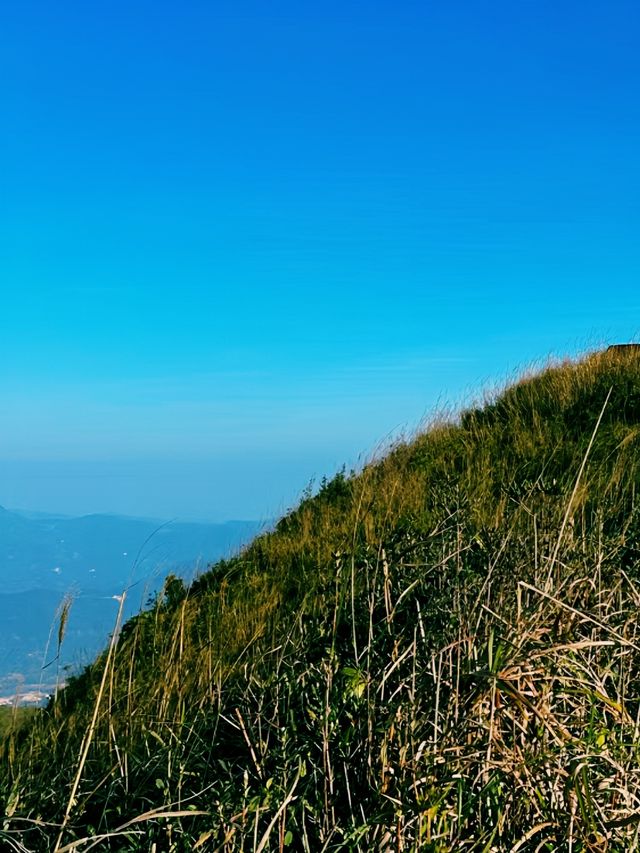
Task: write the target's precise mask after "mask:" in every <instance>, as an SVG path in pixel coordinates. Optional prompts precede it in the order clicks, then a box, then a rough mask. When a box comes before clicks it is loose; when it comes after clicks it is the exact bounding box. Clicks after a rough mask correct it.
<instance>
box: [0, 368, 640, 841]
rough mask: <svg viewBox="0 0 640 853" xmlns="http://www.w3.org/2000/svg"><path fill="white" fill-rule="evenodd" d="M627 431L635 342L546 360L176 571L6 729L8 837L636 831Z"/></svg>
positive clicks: (637, 600) (636, 669) (636, 568)
mask: <svg viewBox="0 0 640 853" xmlns="http://www.w3.org/2000/svg"><path fill="white" fill-rule="evenodd" d="M639 439H640V358H639V357H638V355H637V354H636V353H633V352H630V353H615V352H614V353H603V354H596V355H593V356H590V357H588V358H585V359H583V360H582V361H581V362H579V363H564V364H560V365H555V366H552V367H549V368H548V369H546V370H544V371H543V372H541V373H540V374H538V375H535V376H528V377H525V378H523V379H522V380H521V381H519V382H517V383H515V384H514V385H512V386H511V387H509V388H507V389H506V390H505V391H504V392H502V393H500V394H497V395H495V396H494V397H493V398H492V399H490V400H488V401H487V402H486V403H485V405H484V406H482V407H479V408H475V409H472V410H469V411H467V412H464V413H463V414H462V415H461V416H460V417H459V418H458V419H457V420H455V421H453V420H452V421H451V422H440V423H434V425H432V426H431V427H430V428H429V429H427V430H426V431H425V432H424V433H423V434H421V435H419V436H417V437H416V438H415V439H414V440H412V441H411V442H408V443H400V444H398V445H397V446H396V447H394V448H393V449H392V450H391V451H390V452H389V453H388V454H387V455H386V456H385V457H384V458H382V459H379V460H376V461H373V462H371V463H370V464H368V465H366V466H364V468H363V470H361V471H360V472H358V473H357V474H353V475H350V476H346V475H344V474H341V475H338V476H337V477H336V478H335V479H334V480H332V481H331V482H329V483H325V484H324V485H323V487H322V488H321V490H320V492H319V493H318V494H317V495H315V496H306V497H305V499H303V500H302V502H301V503H300V505H299V506H298V507H297V509H296V510H295V511H293V512H292V513H290V514H289V515H288V516H286V517H285V518H283V519H282V520H281V521H280V522H279V523H278V525H277V526H276V528H275V529H274V530H273V531H271V532H269V533H266V534H264V535H262V536H260V537H259V538H258V539H256V540H255V541H254V542H253V543H252V544H251V545H250V546H249V547H248V548H247V549H245V551H244V552H243V553H242V554H241V555H240V556H239V557H237V558H235V559H233V560H230V561H226V562H221V563H219V564H217V565H216V566H214V567H213V568H212V569H211V570H210V571H209V572H207V573H206V574H204V575H202V576H201V577H200V578H199V579H198V580H196V581H195V582H194V583H193V584H192V586H191V587H190V588H189V589H186V588H184V586H183V585H182V584H181V582H180V581H179V580H177V579H175V578H171V579H169V581H168V582H167V584H166V586H165V589H164V590H163V593H162V594H161V595H160V596H159V597H158V599H157V601H156V603H155V606H154V607H152V608H151V609H149V610H148V611H146V612H144V613H141V614H140V615H138V616H137V617H136V618H134V619H132V620H130V621H129V622H128V623H127V624H126V625H125V626H124V627H123V629H122V631H121V632H120V633H119V635H118V632H117V631H116V632H115V633H114V640H113V642H112V644H111V645H110V647H109V649H108V650H107V651H106V652H105V653H103V654H102V655H101V656H100V657H99V658H98V659H97V660H96V662H95V663H94V664H93V665H92V666H91V667H89V668H87V669H86V670H85V671H84V672H83V673H82V674H81V675H80V676H79V677H77V678H75V679H71V680H70V682H69V684H68V685H67V687H66V688H65V689H64V690H63V691H61V692H60V694H59V696H58V697H57V699H56V701H54V702H52V703H51V704H50V706H49V707H48V708H47V709H46V710H45V711H43V712H42V713H40V714H38V715H36V716H35V717H34V718H33V720H32V721H30V722H29V724H28V725H27V726H26V727H23V728H21V729H20V730H19V731H16V732H13V733H11V734H10V735H9V736H8V737H6V738H5V739H4V741H3V744H2V747H1V754H0V762H1V764H2V768H3V771H4V782H3V783H2V782H0V790H1V791H2V797H3V803H4V811H5V819H4V822H3V829H2V830H1V831H0V835H2V838H3V839H4V841H5V842H6V844H7V845H8V849H10V848H11V846H12V845H13V849H16V850H20V849H28V850H39V849H42V850H50V849H55V850H57V851H63V850H82V851H84V850H89V849H100V850H131V851H133V850H151V849H155V850H157V851H160V850H173V851H181V850H192V849H201V850H220V851H240V850H245V851H249V850H260V851H267V850H270V851H271V850H273V851H276V850H277V851H283V850H307V851H321V850H327V851H329V850H340V849H344V850H363V851H368V850H379V851H391V850H426V851H442V853H444V851H453V850H468V851H491V850H495V851H502V850H505V851H506V850H513V851H537V850H540V851H542V850H548V851H551V850H561V851H586V850H605V849H606V850H610V851H628V850H636V849H638V846H639V842H638V833H639V831H640V830H639V827H640V802H639V798H640V763H639V761H638V754H637V753H638V749H639V747H638V727H639V725H640V701H639V698H638V697H639V695H640V636H639V635H638V634H639V631H638V625H637V613H638V606H639V604H640V563H639V558H640V507H639V506H638V501H637V499H636V492H637V486H638V482H639V473H640V470H639V465H638V463H639V461H640V456H639V453H638V441H639ZM154 845H155V846H154Z"/></svg>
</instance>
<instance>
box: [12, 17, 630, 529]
mask: <svg viewBox="0 0 640 853" xmlns="http://www.w3.org/2000/svg"><path fill="white" fill-rule="evenodd" d="M0 18H1V20H0V115H1V116H2V132H1V133H0V157H1V163H2V169H1V172H0V287H1V304H0V504H2V505H4V506H9V507H22V508H28V509H40V510H48V511H53V512H65V513H85V512H95V511H113V512H123V513H129V514H136V515H154V516H159V517H174V516H177V517H180V518H208V519H216V520H223V519H228V518H238V517H241V518H263V519H264V518H267V517H271V516H273V515H274V514H277V513H279V512H280V511H282V510H283V509H285V508H286V507H287V506H289V505H290V504H291V503H292V502H294V501H295V500H296V497H297V495H298V494H299V493H300V491H301V490H302V488H303V487H304V486H305V484H306V483H307V482H308V480H309V479H310V477H312V476H314V475H315V476H317V477H320V476H322V475H323V474H324V473H331V472H332V471H334V470H336V468H337V467H339V466H340V464H341V463H342V462H347V463H348V464H349V465H351V464H354V463H356V462H357V460H358V459H359V458H362V455H363V454H364V455H365V456H366V454H368V453H370V452H372V451H374V449H375V447H376V446H378V445H379V443H381V442H382V443H383V444H384V441H385V440H387V438H388V436H389V435H394V434H397V433H398V431H399V430H400V431H401V430H409V431H410V430H412V429H413V428H414V427H415V426H416V425H417V424H418V423H419V422H420V420H421V419H422V418H423V417H424V416H425V415H428V414H429V413H430V412H432V411H433V409H434V407H436V406H438V405H441V404H442V403H443V402H445V403H446V402H449V403H454V404H455V403H458V402H459V401H460V400H463V399H468V398H469V395H473V394H478V393H479V392H480V391H481V389H482V388H483V387H487V386H489V387H491V386H492V385H494V384H495V383H496V382H499V381H503V380H504V379H505V378H506V377H508V376H510V375H513V372H514V371H515V370H517V369H519V368H522V367H524V366H526V365H527V364H529V363H531V362H539V361H540V360H541V359H545V358H546V357H547V356H549V355H564V354H570V355H571V354H576V353H579V352H581V351H584V350H585V349H589V348H592V347H594V346H599V345H602V344H604V343H608V342H613V341H627V340H633V339H638V333H639V332H640V280H639V276H638V273H639V271H640V239H639V236H640V235H639V233H638V225H639V223H640V158H639V157H638V152H639V151H640V98H639V97H638V93H639V92H640V58H639V57H640V52H639V51H638V44H640V9H639V7H638V4H637V2H616V0H609V2H606V3H605V2H589V0H580V2H573V0H563V2H561V3H558V2H557V0H554V2H544V0H536V2H533V0H518V2H513V0H508V2H506V0H505V2H495V1H494V0H489V2H486V3H477V2H455V0H446V2H445V0H438V2H428V1H427V0H424V2H420V3H418V2H399V3H398V2H376V1H375V0H370V2H366V3H364V2H361V3H355V2H345V0H340V2H324V3H315V4H312V3H300V2H293V0H290V2H277V0H276V2H269V3H264V2H241V0H234V2H217V1H216V0H208V2H193V0H182V2H180V3H178V2H175V0H174V2H162V0H153V2H151V1H150V0H149V2H142V0H127V2H119V0H112V2H109V3H104V2H90V3H87V2H84V0H83V2H73V0H65V2H62V3H52V2H50V0H47V1H46V2H30V0H20V2H10V3H5V4H3V7H2V11H1V15H0Z"/></svg>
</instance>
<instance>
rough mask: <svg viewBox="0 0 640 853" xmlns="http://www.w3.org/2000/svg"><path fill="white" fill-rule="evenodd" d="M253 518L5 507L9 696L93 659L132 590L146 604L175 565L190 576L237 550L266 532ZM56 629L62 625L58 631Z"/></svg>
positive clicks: (3, 691)
mask: <svg viewBox="0 0 640 853" xmlns="http://www.w3.org/2000/svg"><path fill="white" fill-rule="evenodd" d="M259 529H260V525H259V524H258V522H253V521H229V522H226V523H224V524H205V523H184V522H169V523H163V522H162V521H157V520H153V519H142V518H129V517H125V516H118V515H87V516H82V517H80V518H69V517H63V516H54V515H48V514H45V513H31V512H29V513H27V512H23V511H16V510H7V509H4V508H3V507H0V698H1V697H3V696H4V697H6V696H8V695H14V694H16V693H24V692H28V691H31V690H33V689H37V688H38V686H40V687H41V688H43V689H45V691H46V690H49V689H51V686H52V684H54V683H55V680H56V677H57V672H58V666H60V671H61V672H63V673H64V671H65V667H67V666H71V667H76V666H81V665H83V664H85V663H88V662H89V661H91V660H92V659H93V658H94V657H95V654H96V653H97V652H98V651H99V650H100V648H101V647H102V646H104V644H105V643H106V641H107V638H108V635H109V632H110V631H111V630H112V629H113V625H114V620H115V617H116V613H117V607H118V603H117V601H116V600H114V596H116V595H119V594H120V593H122V591H123V590H124V589H125V588H128V589H129V594H128V604H127V611H126V615H130V614H131V613H133V612H135V611H137V610H138V609H139V608H140V607H141V606H142V605H144V604H145V602H146V601H147V600H148V598H149V597H150V596H151V595H153V594H154V593H155V592H156V591H157V590H158V589H159V588H160V587H161V585H162V582H163V580H164V578H165V577H166V576H167V574H169V573H170V572H174V573H176V574H179V575H181V576H183V577H185V578H187V579H190V577H191V576H193V574H194V573H195V572H197V571H198V570H203V569H205V568H206V567H207V566H208V565H209V564H210V563H211V562H214V561H216V560H218V559H220V558H221V557H224V556H226V555H231V554H233V553H234V552H237V550H238V549H239V548H240V547H241V546H242V545H244V544H246V543H247V542H249V541H250V540H251V539H252V538H253V537H254V536H255V535H256V533H258V531H259ZM65 595H70V596H71V597H72V599H73V602H72V605H71V609H70V612H69V619H68V625H67V629H66V633H65V638H64V642H63V646H62V653H61V659H60V661H59V662H56V664H55V665H50V666H48V667H47V668H46V669H44V670H43V669H42V667H43V662H45V663H48V662H49V661H48V660H47V661H45V650H46V646H47V641H48V637H49V635H50V633H51V632H52V636H53V637H54V640H53V642H52V644H51V648H50V649H49V652H48V653H47V654H46V657H47V658H48V659H51V658H53V657H55V650H56V648H55V647H56V642H55V636H56V634H57V625H56V624H54V623H55V622H56V611H57V610H58V608H59V606H60V603H61V601H62V599H63V597H64V596H65ZM52 628H53V631H52Z"/></svg>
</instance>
